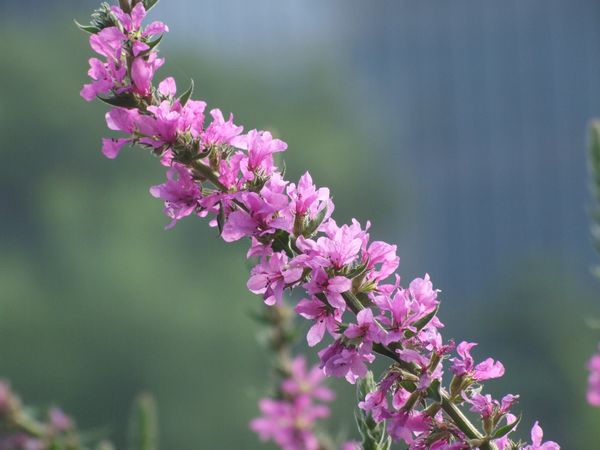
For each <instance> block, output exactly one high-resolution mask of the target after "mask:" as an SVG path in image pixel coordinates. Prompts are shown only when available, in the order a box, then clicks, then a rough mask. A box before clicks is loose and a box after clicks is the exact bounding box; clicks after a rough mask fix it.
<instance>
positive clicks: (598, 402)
mask: <svg viewBox="0 0 600 450" xmlns="http://www.w3.org/2000/svg"><path fill="white" fill-rule="evenodd" d="M587 368H588V370H589V372H590V373H589V376H588V388H587V401H588V403H589V404H590V405H592V406H600V354H595V355H593V356H592V357H591V358H590V360H589V362H588V364H587Z"/></svg>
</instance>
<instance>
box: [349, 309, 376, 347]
mask: <svg viewBox="0 0 600 450" xmlns="http://www.w3.org/2000/svg"><path fill="white" fill-rule="evenodd" d="M356 322H357V323H355V324H354V323H351V324H350V325H349V326H348V328H347V329H346V331H345V332H344V336H346V337H347V338H348V339H358V338H360V339H361V340H363V341H364V342H380V341H381V337H382V336H381V335H382V330H381V328H379V326H378V325H377V324H376V323H375V319H374V318H373V311H371V309H370V308H365V309H363V310H361V311H359V312H358V314H357V315H356Z"/></svg>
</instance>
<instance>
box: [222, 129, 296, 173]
mask: <svg viewBox="0 0 600 450" xmlns="http://www.w3.org/2000/svg"><path fill="white" fill-rule="evenodd" d="M231 144H232V145H233V146H234V147H237V148H241V149H243V150H247V151H248V156H247V158H245V159H244V160H243V161H242V162H241V163H240V170H241V171H242V173H243V177H244V179H245V180H248V181H250V180H253V179H254V177H255V176H256V175H260V176H263V177H267V176H270V175H272V174H273V172H274V171H275V165H274V163H273V153H277V152H283V151H284V150H286V149H287V144H286V143H285V142H283V141H281V140H279V139H273V136H272V135H271V133H269V132H268V131H257V130H250V131H249V132H248V134H246V135H243V136H237V137H235V138H233V139H232V141H231Z"/></svg>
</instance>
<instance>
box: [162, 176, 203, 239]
mask: <svg viewBox="0 0 600 450" xmlns="http://www.w3.org/2000/svg"><path fill="white" fill-rule="evenodd" d="M150 194H152V196H153V197H155V198H160V199H162V200H164V202H165V210H164V211H165V214H166V215H167V216H169V217H170V218H171V219H173V220H172V221H171V223H170V224H169V225H167V226H166V227H165V228H167V229H169V228H173V227H174V226H175V224H176V223H177V221H178V220H179V219H182V218H183V217H186V216H189V215H190V214H191V213H193V212H194V210H195V209H196V208H198V207H199V203H198V201H199V199H200V195H201V194H200V188H199V187H198V185H197V184H196V182H195V181H194V179H193V178H192V175H191V174H190V172H189V170H188V169H187V168H186V167H185V166H183V165H181V164H175V165H174V166H173V167H172V168H171V169H169V170H168V171H167V182H166V183H163V184H159V185H157V186H152V187H151V188H150Z"/></svg>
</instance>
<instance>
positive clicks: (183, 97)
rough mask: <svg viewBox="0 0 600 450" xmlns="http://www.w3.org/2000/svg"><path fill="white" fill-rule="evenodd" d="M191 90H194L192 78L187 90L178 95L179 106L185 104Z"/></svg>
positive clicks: (190, 94)
mask: <svg viewBox="0 0 600 450" xmlns="http://www.w3.org/2000/svg"><path fill="white" fill-rule="evenodd" d="M193 92H194V80H190V87H189V88H188V90H187V91H185V92H184V93H183V94H181V97H179V103H181V106H185V104H186V103H187V101H188V100H189V99H190V97H191V96H192V93H193Z"/></svg>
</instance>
